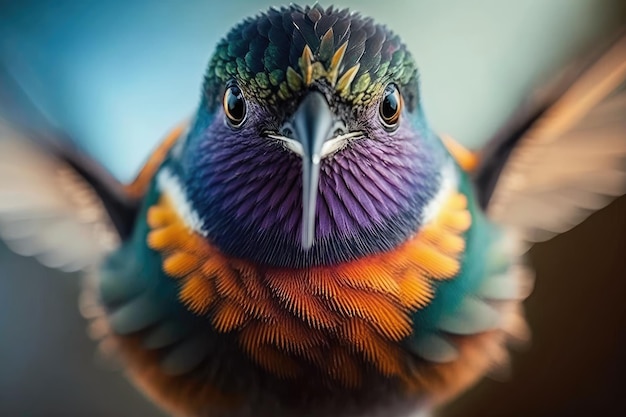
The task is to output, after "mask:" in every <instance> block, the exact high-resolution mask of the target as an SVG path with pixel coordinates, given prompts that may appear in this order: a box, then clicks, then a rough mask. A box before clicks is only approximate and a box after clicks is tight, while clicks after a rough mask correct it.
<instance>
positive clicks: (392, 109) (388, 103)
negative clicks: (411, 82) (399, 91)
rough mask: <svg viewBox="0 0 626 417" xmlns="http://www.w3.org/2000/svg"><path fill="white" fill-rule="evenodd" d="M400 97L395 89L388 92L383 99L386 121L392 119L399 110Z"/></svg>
mask: <svg viewBox="0 0 626 417" xmlns="http://www.w3.org/2000/svg"><path fill="white" fill-rule="evenodd" d="M398 105H399V104H398V97H397V95H396V94H395V90H391V91H388V92H387V95H386V96H385V98H384V100H383V117H384V118H385V121H392V119H393V118H394V116H395V115H396V113H397V111H398Z"/></svg>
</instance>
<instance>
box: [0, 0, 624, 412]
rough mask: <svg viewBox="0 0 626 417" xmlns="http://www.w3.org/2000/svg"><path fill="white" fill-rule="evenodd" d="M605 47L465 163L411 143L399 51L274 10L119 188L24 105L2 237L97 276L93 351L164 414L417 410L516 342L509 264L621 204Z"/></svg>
mask: <svg viewBox="0 0 626 417" xmlns="http://www.w3.org/2000/svg"><path fill="white" fill-rule="evenodd" d="M625 45H626V43H625V41H624V39H622V40H620V41H618V42H617V43H615V44H614V45H613V46H612V47H611V49H609V50H608V52H607V53H605V54H604V55H601V56H600V58H599V59H598V60H596V61H594V62H595V63H594V64H591V66H588V67H587V68H586V69H585V70H583V71H582V72H581V73H578V74H577V76H576V77H575V78H574V79H572V80H570V81H569V84H567V85H566V86H565V87H560V88H559V89H557V90H556V92H555V93H553V94H551V95H549V100H548V101H547V103H548V104H545V102H542V104H541V105H540V106H539V107H537V108H534V109H532V110H531V111H528V112H526V113H524V117H522V118H521V119H518V120H517V121H516V122H513V123H511V124H510V126H512V127H510V128H509V130H503V131H502V133H500V135H499V136H498V137H496V138H495V139H494V140H493V141H492V142H490V144H489V145H488V146H487V147H486V148H485V149H483V150H482V152H480V153H473V152H470V151H468V150H466V149H464V148H463V147H462V146H461V145H459V144H458V143H457V142H455V141H454V140H452V139H451V138H447V137H442V138H440V137H439V136H438V135H436V134H435V133H434V132H433V131H432V129H431V128H430V127H429V125H428V123H427V122H426V120H425V117H424V114H423V112H422V107H421V103H420V95H419V91H418V81H417V80H418V72H417V69H416V68H417V66H416V64H415V62H414V60H413V58H412V56H411V54H410V53H409V51H408V50H407V49H406V47H405V46H404V45H403V44H402V42H401V41H400V39H399V38H398V36H397V35H395V34H393V33H392V32H391V31H389V30H388V29H387V28H385V27H383V26H380V25H377V24H376V23H375V22H374V21H373V20H372V19H370V18H365V17H362V16H360V15H359V14H356V13H350V12H349V11H347V10H337V9H334V8H328V9H324V8H322V7H320V6H319V5H315V6H313V7H304V8H302V7H299V6H295V5H292V6H289V7H283V8H280V9H270V10H269V11H268V12H266V13H261V14H259V15H258V16H256V17H254V18H249V19H246V20H245V21H243V22H242V23H241V24H239V25H238V26H236V27H235V28H234V29H233V30H231V32H230V33H229V34H228V35H227V36H226V37H225V38H224V40H223V41H221V42H220V43H219V44H218V46H217V48H216V51H215V53H214V55H213V57H212V58H211V60H210V62H209V65H208V69H207V72H206V75H205V80H204V84H203V87H202V96H201V101H200V105H199V107H198V110H197V112H196V114H195V115H194V117H193V118H192V119H191V120H190V121H189V123H187V124H184V125H181V126H180V127H178V128H177V129H174V130H173V131H172V132H171V133H170V135H168V136H167V137H166V139H165V140H164V141H163V143H162V145H161V146H160V147H159V148H157V149H156V150H155V152H154V153H153V156H152V157H151V158H150V159H149V160H148V161H147V162H146V165H145V167H144V169H143V170H141V171H140V174H139V175H138V177H137V179H136V180H135V182H133V183H131V184H129V185H127V186H123V185H121V184H119V183H118V182H117V181H114V180H113V179H112V177H110V176H109V175H108V174H106V172H104V171H103V170H102V169H100V168H99V167H97V166H96V165H95V164H94V162H92V161H91V160H89V159H87V158H85V157H83V156H82V154H80V152H78V151H76V150H75V149H74V148H73V147H70V146H65V145H60V144H59V143H56V142H55V141H50V140H49V138H47V137H46V136H45V135H42V134H41V133H42V131H39V130H38V129H41V126H44V127H45V126H46V125H45V123H43V124H42V120H43V121H45V120H44V119H42V116H41V115H38V114H36V113H35V112H34V107H33V106H30V107H29V106H26V107H27V108H28V109H27V110H26V112H27V113H28V112H30V113H31V114H32V117H37V118H38V120H39V122H38V124H37V126H38V129H31V131H30V133H29V132H28V130H27V129H25V126H24V124H23V123H20V120H21V119H16V118H15V117H13V116H12V115H11V114H7V117H8V120H7V122H2V124H1V125H0V127H1V128H2V129H3V130H2V131H1V132H2V133H1V136H2V137H3V138H2V142H0V173H4V174H5V175H4V176H3V177H0V178H2V179H0V225H1V226H3V228H2V229H1V230H0V232H1V234H2V236H3V237H4V238H5V239H7V240H8V241H10V242H11V241H12V242H14V243H13V246H14V247H15V249H16V250H17V251H20V252H22V253H25V254H30V255H36V256H38V257H39V259H40V260H42V262H44V263H46V264H48V265H50V266H53V267H54V266H56V267H63V268H66V269H72V268H82V267H84V266H88V267H89V268H90V269H91V270H92V271H95V276H96V278H95V279H94V282H93V283H92V285H90V286H88V288H89V290H88V292H86V295H85V296H84V297H83V301H82V302H81V309H82V311H84V312H85V315H86V316H87V317H88V318H89V319H90V320H92V325H91V333H92V334H93V335H94V336H95V337H98V338H101V339H102V342H101V343H102V347H103V349H104V350H110V351H115V352H116V353H117V355H118V356H119V357H120V358H121V359H122V361H123V363H124V364H125V367H126V369H127V371H128V374H129V375H130V377H131V379H133V380H134V381H135V383H136V384H137V385H138V386H139V387H140V388H141V389H142V390H144V391H145V392H146V393H147V394H148V395H149V396H150V397H151V398H152V399H154V401H155V402H157V403H158V404H159V405H161V406H162V407H164V408H165V409H167V410H169V411H170V412H172V413H175V414H176V415H187V416H223V417H235V416H279V417H280V416H289V415H303V416H310V417H320V416H324V415H334V416H341V417H343V416H345V417H358V416H368V415H379V414H382V415H390V416H403V415H410V414H411V413H414V412H417V411H424V410H425V411H428V410H429V408H430V407H432V406H435V405H437V404H439V403H441V402H443V401H446V400H448V399H450V398H452V397H453V396H455V395H456V394H458V393H459V392H461V391H462V390H464V389H466V388H467V387H468V386H470V385H471V384H472V383H474V382H475V381H476V380H478V379H479V378H480V377H482V376H483V375H484V374H485V373H487V372H490V371H493V370H494V369H495V368H497V367H498V366H501V367H502V366H505V365H506V362H507V354H506V349H505V348H506V344H507V342H509V341H513V342H514V341H524V340H526V339H527V337H528V329H527V326H526V325H525V321H524V319H523V313H522V310H523V308H522V304H521V303H522V302H523V300H524V298H525V297H526V296H527V295H528V294H529V292H530V290H531V288H532V281H533V278H532V271H531V269H530V268H529V267H528V266H527V265H525V263H524V259H523V258H522V257H521V255H522V253H523V251H524V249H526V247H527V246H526V243H527V242H528V241H536V240H540V239H542V238H545V237H549V236H551V235H552V234H553V233H558V232H561V231H564V230H566V229H568V228H570V227H572V226H574V225H575V224H576V223H578V222H579V221H580V220H581V219H582V217H581V215H582V214H584V213H585V212H588V211H591V210H596V209H598V208H601V207H602V206H603V205H604V204H606V202H607V201H608V198H609V197H612V196H617V195H620V194H622V193H624V190H625V189H626V186H625V184H624V180H626V178H625V177H626V172H625V169H624V165H623V162H624V160H623V159H620V158H622V157H623V156H624V155H625V151H626V125H624V123H623V121H624V118H623V117H622V116H621V115H622V114H623V112H622V111H623V109H624V99H623V95H624V94H623V91H624V89H623V84H624V80H626V50H624V47H625ZM0 75H2V74H0ZM5 81H9V79H8V78H7V79H6V80H5V79H3V78H0V82H5ZM7 85H9V84H7ZM11 91H13V92H14V93H15V94H14V96H15V97H18V98H19V101H20V102H25V103H26V104H28V103H27V101H25V97H24V96H22V95H20V94H19V89H17V88H15V86H13V88H12V89H11ZM389 113H391V114H389ZM9 125H12V126H11V127H9ZM44 130H45V128H44ZM18 131H22V132H21V133H18ZM18 135H22V136H29V138H30V139H31V142H29V143H22V142H18V141H16V140H15V137H16V136H18ZM2 150H4V151H2ZM50 150H51V152H46V151H50ZM560 159H566V160H567V161H568V163H566V164H564V163H559V162H560ZM15 160H19V161H20V163H15ZM111 231H112V232H113V233H112V232H111ZM105 232H107V233H105ZM70 233H71V235H69V234H70ZM104 235H107V236H109V238H108V240H103V239H102V237H103V236H104ZM111 236H112V237H111ZM68 237H71V238H68ZM377 413H378V414H377Z"/></svg>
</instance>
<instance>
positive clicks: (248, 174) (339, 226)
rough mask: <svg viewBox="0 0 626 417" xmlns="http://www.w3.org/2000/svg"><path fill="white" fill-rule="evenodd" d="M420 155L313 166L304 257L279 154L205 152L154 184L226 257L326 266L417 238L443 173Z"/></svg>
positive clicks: (410, 150)
mask: <svg viewBox="0 0 626 417" xmlns="http://www.w3.org/2000/svg"><path fill="white" fill-rule="evenodd" d="M433 143H434V142H433ZM437 144H438V142H437ZM268 146H275V145H268ZM424 147H425V145H424V144H420V145H419V146H418V144H415V143H405V144H403V146H390V145H389V144H385V143H378V142H373V143H367V146H366V144H365V143H355V144H352V145H351V146H350V147H349V148H348V149H344V150H342V151H341V152H338V153H336V154H335V155H333V156H331V157H329V158H327V159H325V160H324V161H322V166H321V174H320V185H319V195H318V202H317V211H316V215H317V219H316V224H315V241H314V244H313V246H312V248H310V249H308V250H305V249H303V248H302V245H301V219H302V217H301V216H302V209H301V201H302V196H301V192H302V191H301V190H302V185H301V162H300V160H299V158H298V157H297V156H294V155H292V154H291V153H289V152H287V151H282V150H277V149H260V148H259V147H247V148H245V147H242V148H238V146H236V145H232V146H215V147H214V149H207V150H206V152H203V157H202V158H195V159H191V160H187V161H186V162H187V163H186V164H184V166H185V167H186V168H187V169H183V168H181V165H183V164H180V165H177V164H175V163H171V164H166V165H165V166H164V167H163V169H162V170H161V172H160V173H159V175H158V181H157V182H158V187H159V188H160V189H161V191H162V192H165V193H167V194H169V195H170V197H172V196H173V197H172V198H173V200H174V201H175V203H176V205H177V207H179V210H180V211H181V214H182V215H183V217H184V218H185V219H186V222H187V224H188V225H189V226H190V227H191V228H192V229H194V230H195V231H197V232H199V233H200V234H202V235H203V236H205V238H207V239H208V240H209V241H210V242H211V243H212V244H214V245H215V246H216V247H217V248H219V249H220V250H221V251H222V252H223V253H225V254H227V255H230V256H233V257H237V258H239V259H247V260H251V261H253V262H256V263H260V264H264V265H269V266H281V267H289V268H302V267H311V266H317V265H331V264H337V263H342V262H347V261H351V260H354V259H358V258H362V257H366V256H368V255H371V254H375V253H380V252H385V251H388V250H391V249H393V248H395V247H397V246H398V245H400V244H401V243H403V242H405V241H406V240H407V239H408V238H409V237H411V236H412V235H414V234H415V233H416V232H417V231H418V230H419V228H420V225H421V224H422V223H423V222H424V219H425V217H426V216H428V215H429V211H432V209H433V208H432V207H431V206H430V205H429V203H431V202H434V201H436V198H437V195H438V193H439V192H440V189H441V187H442V186H443V185H444V183H445V180H446V176H450V175H453V174H451V173H450V172H451V171H450V170H448V171H450V172H447V171H446V170H445V166H446V164H448V165H450V167H452V164H451V161H450V159H449V158H448V157H446V153H445V152H444V151H443V148H442V147H441V146H438V147H437V146H432V148H433V149H430V150H428V149H424ZM446 172H447V173H446ZM454 172H455V173H456V171H454Z"/></svg>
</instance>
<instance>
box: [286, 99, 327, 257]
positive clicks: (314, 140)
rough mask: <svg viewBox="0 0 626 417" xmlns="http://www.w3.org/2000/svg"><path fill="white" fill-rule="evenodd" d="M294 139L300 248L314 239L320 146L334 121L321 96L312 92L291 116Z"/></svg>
mask: <svg viewBox="0 0 626 417" xmlns="http://www.w3.org/2000/svg"><path fill="white" fill-rule="evenodd" d="M291 125H292V126H293V130H294V136H295V138H294V139H296V140H297V141H298V142H299V143H300V145H301V146H302V247H303V248H304V249H305V250H308V249H310V248H311V246H313V240H314V238H315V214H316V212H315V211H316V204H317V193H318V186H319V178H320V161H321V159H322V148H323V147H324V143H325V142H327V141H328V140H329V139H331V138H332V135H333V128H334V127H335V117H334V116H333V113H332V111H331V110H330V106H329V105H328V102H327V101H326V98H325V97H324V95H323V94H322V93H320V92H318V91H312V92H310V93H308V94H307V95H306V97H305V98H304V100H303V101H302V102H301V103H300V106H299V107H298V109H297V110H296V112H295V113H294V115H293V118H292V121H291Z"/></svg>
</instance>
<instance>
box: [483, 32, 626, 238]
mask: <svg viewBox="0 0 626 417" xmlns="http://www.w3.org/2000/svg"><path fill="white" fill-rule="evenodd" d="M625 115H626V37H622V38H621V39H620V40H618V41H617V42H616V43H614V44H613V45H612V46H611V48H609V50H608V51H606V52H605V53H604V54H603V55H602V56H601V57H600V58H599V59H597V60H596V61H594V62H593V64H592V65H591V66H589V67H588V68H586V69H585V70H584V71H582V73H580V74H579V75H578V76H577V77H576V78H575V80H574V81H573V82H570V83H569V84H568V85H567V88H565V89H564V91H561V92H560V93H559V94H558V95H557V97H556V99H555V100H554V101H553V102H552V103H551V105H549V106H548V107H547V108H546V109H545V110H543V111H541V112H540V113H539V114H538V115H535V116H533V117H531V119H530V120H529V121H528V122H526V123H527V125H526V126H525V127H523V129H522V130H521V133H520V132H517V133H516V135H517V136H512V137H509V138H508V139H504V140H502V139H500V141H499V142H494V143H492V144H491V145H489V146H488V147H487V150H486V151H485V154H484V155H483V163H482V166H481V167H480V168H479V170H478V172H477V176H476V178H477V181H478V183H479V186H480V187H481V188H480V191H481V192H482V195H483V196H486V197H484V198H487V197H488V196H490V198H489V199H488V205H487V210H488V213H489V216H490V217H491V218H492V219H493V220H495V221H497V222H499V223H502V224H506V225H508V226H512V227H514V228H516V229H518V230H519V231H520V233H521V234H522V235H523V237H524V238H525V239H526V240H528V241H531V242H535V241H542V240H546V239H549V238H551V237H552V236H554V235H555V234H558V233H562V232H565V231H567V230H569V229H570V228H572V227H574V226H575V225H577V224H578V223H580V222H581V221H582V220H583V219H585V218H586V217H587V216H588V215H590V214H591V213H592V212H593V211H595V210H598V209H599V208H602V207H604V206H605V205H606V204H608V203H609V202H610V201H611V200H612V199H613V198H615V197H617V196H620V195H622V194H623V193H624V192H625V191H626V117H625ZM505 162H506V163H505ZM502 164H503V165H502ZM498 167H500V168H499V169H501V171H498V169H496V168H498ZM490 187H494V188H493V194H490V192H491V189H490ZM486 201H487V200H485V203H486Z"/></svg>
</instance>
